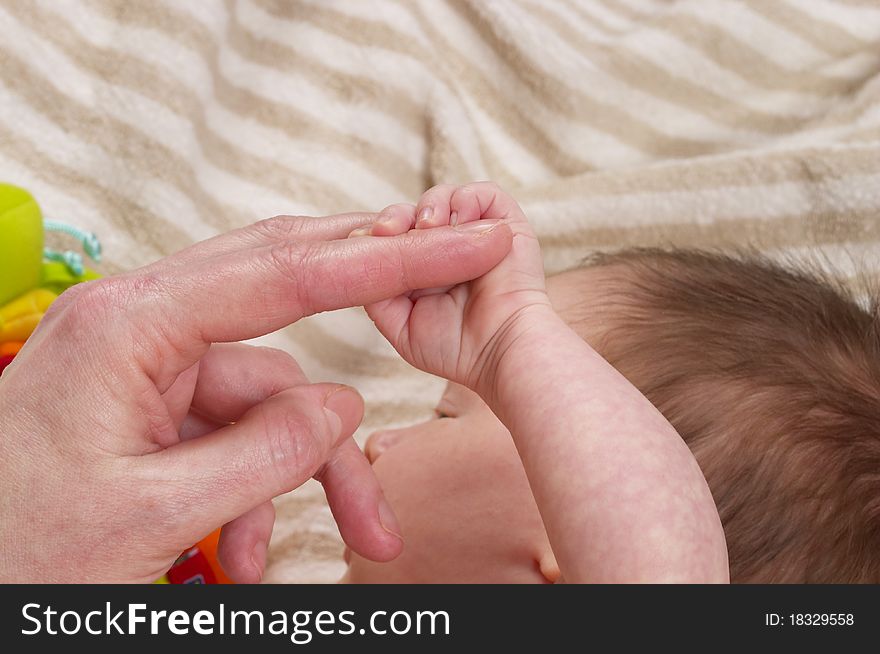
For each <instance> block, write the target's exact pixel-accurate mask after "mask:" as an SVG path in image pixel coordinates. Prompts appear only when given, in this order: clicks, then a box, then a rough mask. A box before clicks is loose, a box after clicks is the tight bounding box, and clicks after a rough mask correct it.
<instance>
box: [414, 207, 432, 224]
mask: <svg viewBox="0 0 880 654" xmlns="http://www.w3.org/2000/svg"><path fill="white" fill-rule="evenodd" d="M433 215H434V207H425V208H424V209H422V210H421V211H419V219H418V220H417V221H416V225H419V224H421V225H424V224H425V223H427V222H428V221H429V220H431V217H432V216H433Z"/></svg>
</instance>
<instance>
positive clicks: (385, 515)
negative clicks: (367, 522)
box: [379, 497, 403, 540]
mask: <svg viewBox="0 0 880 654" xmlns="http://www.w3.org/2000/svg"><path fill="white" fill-rule="evenodd" d="M379 524H381V525H382V529H384V530H385V531H387V532H388V533H389V534H392V535H393V536H397V537H398V538H400V539H401V540H402V539H403V536H401V535H400V523H399V522H398V521H397V516H396V515H394V511H392V510H391V505H390V504H388V500H386V499H385V498H384V497H383V498H381V499H380V500H379Z"/></svg>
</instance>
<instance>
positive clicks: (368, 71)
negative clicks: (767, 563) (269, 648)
mask: <svg viewBox="0 0 880 654" xmlns="http://www.w3.org/2000/svg"><path fill="white" fill-rule="evenodd" d="M878 101H880V3H878V2H877V1H876V0H861V1H859V0H845V1H844V0H841V1H838V2H832V1H831V0H747V1H743V2H737V1H732V0H728V1H724V0H715V1H713V0H681V1H673V0H666V1H664V0H580V1H579V2H574V1H571V2H568V1H564V0H546V1H545V0H469V1H466V0H449V1H444V0H422V1H408V0H381V1H366V0H339V1H325V0H296V1H289V2H285V1H282V0H242V1H240V2H235V1H232V0H230V1H227V2H222V1H220V0H217V1H213V2H211V1H207V0H205V1H201V2H176V1H174V0H161V1H153V0H150V1H147V0H140V1H138V2H122V1H121V0H120V1H112V0H108V1H104V0H87V1H84V2H55V1H54V0H41V1H32V0H3V2H2V3H0V179H2V180H4V181H9V182H12V183H16V184H19V185H21V186H24V187H26V188H28V189H30V190H31V191H32V192H33V193H34V194H35V195H36V196H37V198H38V200H39V202H40V203H41V204H42V206H43V207H44V209H45V213H46V215H47V216H49V217H52V218H55V219H58V220H64V221H67V222H70V223H74V224H77V225H80V226H83V227H87V228H90V229H92V230H94V231H96V232H97V233H98V234H99V235H100V236H101V237H102V239H103V241H104V244H105V250H106V253H107V261H106V263H105V265H104V266H103V270H104V272H109V273H112V272H114V271H119V270H124V269H128V268H132V267H136V266H140V265H142V264H145V263H147V262H150V261H153V260H155V259H157V258H158V257H161V256H164V255H167V254H169V253H171V252H173V251H175V250H178V249H179V248H181V247H183V246H185V245H187V244H189V243H191V242H193V241H196V240H200V239H203V238H206V237H208V236H211V235H213V234H216V233H218V232H220V231H223V230H228V229H230V228H232V227H236V226H240V225H244V224H247V223H249V222H251V221H254V220H257V219H259V218H262V217H266V216H270V215H273V214H278V213H299V214H310V215H321V214H327V213H334V212H339V211H345V210H351V209H369V210H378V209H380V208H382V207H383V206H385V205H387V204H390V203H392V202H396V201H403V200H410V201H412V200H415V199H416V198H417V197H418V195H419V194H420V192H421V191H422V190H423V189H425V188H426V187H428V186H430V185H432V184H434V183H436V182H441V181H465V180H472V179H494V180H497V181H498V182H500V183H501V184H502V185H503V186H505V187H507V188H508V190H510V191H511V192H512V193H513V194H514V195H515V197H517V198H518V199H519V200H520V201H521V203H522V204H523V206H524V208H525V209H526V213H527V214H528V215H529V217H530V218H531V220H532V222H533V223H534V225H535V226H536V228H537V231H538V233H539V235H540V236H541V238H542V242H543V244H544V253H545V256H546V266H547V270H548V271H549V272H553V271H558V270H561V269H563V268H566V267H568V266H571V265H573V264H575V263H576V262H578V260H579V259H581V258H582V257H583V256H584V255H585V254H587V253H588V252H589V251H590V250H592V249H595V248H614V247H617V246H621V245H635V244H639V245H646V244H675V245H699V246H721V245H746V244H750V245H755V246H757V247H759V248H761V249H763V250H766V251H770V252H774V253H785V254H788V253H794V254H798V255H802V256H811V257H813V258H815V256H816V253H818V254H820V255H821V258H822V261H823V262H825V263H826V264H831V265H833V266H834V267H835V268H836V270H837V271H838V272H839V273H840V274H842V275H843V276H845V277H847V278H851V279H853V280H854V279H855V277H856V275H857V274H858V273H859V271H860V270H865V271H867V272H868V273H869V274H872V275H873V274H874V273H875V271H877V270H880V211H878V208H880V102H878ZM265 340H266V341H268V342H270V343H272V344H275V345H278V346H280V347H283V348H285V349H287V350H288V351H290V352H291V353H293V354H294V355H295V356H296V357H297V358H298V359H299V361H300V362H301V363H302V365H303V367H304V369H305V370H306V372H307V373H308V374H309V375H310V376H311V377H312V378H313V379H315V380H338V381H343V382H347V383H350V384H353V385H354V386H356V387H358V388H359V389H360V390H361V391H362V392H363V394H364V396H365V398H366V401H367V406H368V411H367V415H366V419H365V423H364V426H363V429H362V430H361V432H360V435H361V437H363V436H365V435H366V434H368V433H369V432H370V431H371V430H373V429H376V428H378V427H380V426H382V425H386V424H404V423H407V422H410V421H414V420H418V419H420V418H422V417H423V416H426V415H427V414H428V411H429V410H430V408H431V407H432V405H433V403H434V401H435V400H436V398H437V396H438V394H439V392H440V389H441V388H442V382H440V381H439V380H437V379H434V378H431V377H428V376H426V375H423V374H421V373H418V372H416V371H414V370H412V369H411V368H409V367H408V366H407V365H406V364H404V363H402V362H401V361H399V360H398V359H397V358H396V357H395V355H394V353H393V351H391V350H390V348H389V347H388V346H387V345H386V344H385V343H384V341H383V340H382V339H381V338H380V337H379V336H378V335H377V334H376V333H375V332H374V331H373V330H372V327H371V325H370V323H369V320H368V319H367V318H366V316H365V314H364V313H363V311H362V310H359V309H352V310H347V311H343V312H337V313H334V314H328V315H322V316H318V317H315V318H312V319H309V320H306V321H303V322H301V323H298V324H296V325H294V326H292V327H290V328H289V329H287V330H285V331H284V332H282V333H278V334H275V335H272V336H270V337H268V338H267V339H265ZM277 507H278V514H279V521H278V525H277V527H276V530H275V535H274V538H273V541H272V548H271V555H270V565H269V570H268V573H267V575H266V579H267V580H268V581H284V582H299V581H332V580H334V579H335V578H337V577H338V575H339V574H340V572H341V570H342V566H341V563H340V561H339V555H340V551H341V542H340V540H339V536H338V533H337V531H336V529H335V527H334V526H333V523H332V521H331V520H330V517H329V513H328V511H327V510H326V508H325V505H324V501H323V498H322V495H321V492H320V488H319V487H317V486H316V485H310V486H307V487H305V488H303V489H300V490H298V491H296V492H294V493H292V494H290V495H288V496H285V497H283V498H280V499H279V500H278V501H277Z"/></svg>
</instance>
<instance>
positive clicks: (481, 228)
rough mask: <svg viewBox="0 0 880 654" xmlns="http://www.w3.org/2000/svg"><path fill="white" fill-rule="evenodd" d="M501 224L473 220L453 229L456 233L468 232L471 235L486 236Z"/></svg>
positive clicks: (491, 221)
mask: <svg viewBox="0 0 880 654" xmlns="http://www.w3.org/2000/svg"><path fill="white" fill-rule="evenodd" d="M500 224H501V221H500V220H475V221H474V222H471V223H465V224H464V225H456V226H455V227H453V229H454V230H455V231H457V232H469V233H471V234H488V233H489V232H491V231H492V230H493V229H495V228H496V227H498V225H500Z"/></svg>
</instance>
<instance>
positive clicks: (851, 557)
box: [347, 250, 880, 583]
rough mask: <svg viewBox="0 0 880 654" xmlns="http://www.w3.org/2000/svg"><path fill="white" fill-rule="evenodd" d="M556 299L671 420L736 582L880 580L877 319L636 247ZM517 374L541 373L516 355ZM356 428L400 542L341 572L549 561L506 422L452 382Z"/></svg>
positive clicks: (790, 280)
mask: <svg viewBox="0 0 880 654" xmlns="http://www.w3.org/2000/svg"><path fill="white" fill-rule="evenodd" d="M547 287H548V292H549V294H550V298H551V300H552V302H553V305H554V307H555V308H556V310H557V311H558V313H559V314H560V315H561V316H562V317H563V318H564V319H565V320H566V322H568V324H569V325H570V326H571V327H572V328H573V329H575V330H576V331H577V332H578V333H579V334H580V335H581V336H582V337H583V338H584V339H585V340H587V341H588V342H589V343H590V344H591V345H592V346H593V347H594V348H596V350H597V351H599V352H600V353H601V354H602V355H603V356H604V357H605V358H606V359H608V360H609V361H610V362H611V363H612V364H613V365H614V366H615V367H616V368H617V369H618V370H620V371H621V372H622V373H623V374H624V375H625V376H626V377H627V378H628V379H629V380H630V381H631V382H632V383H633V384H634V385H635V386H636V387H637V388H638V389H639V390H640V391H641V392H642V393H644V394H645V395H646V396H647V397H648V399H650V400H651V401H652V402H653V403H654V405H656V406H657V408H658V409H660V411H661V412H662V413H663V415H665V416H666V418H667V419H668V420H669V421H670V422H671V423H672V424H673V425H674V426H675V428H676V429H677V430H678V432H679V433H680V434H681V436H682V437H683V438H684V440H685V441H686V442H687V443H688V445H689V447H690V448H691V450H692V451H693V453H694V455H695V457H696V459H697V461H698V462H699V464H700V467H701V468H702V470H703V472H704V474H705V476H706V479H707V481H708V483H709V487H710V488H711V490H712V494H713V496H714V498H715V501H716V504H717V506H718V511H719V514H720V516H721V520H722V523H723V525H724V531H725V536H726V539H727V546H728V550H729V559H730V576H731V580H732V581H735V582H737V581H738V582H748V581H753V582H804V581H806V582H810V581H812V582H858V581H871V582H878V581H880V316H878V312H877V308H876V306H875V307H873V308H872V309H870V310H866V309H865V308H863V307H862V306H860V305H859V303H858V302H857V301H856V300H855V299H854V298H853V297H852V296H851V295H850V294H849V293H848V292H846V291H845V290H844V289H843V288H841V287H840V286H839V285H836V284H835V283H833V282H831V281H829V280H827V279H825V278H823V277H821V276H816V275H813V274H807V273H803V272H798V271H795V270H792V269H788V268H784V267H780V266H778V265H774V264H772V263H769V262H768V261H766V260H763V259H760V258H758V257H756V256H737V257H729V256H721V255H716V254H708V253H703V252H697V251H660V250H631V251H626V252H622V253H619V254H614V255H600V256H597V257H594V258H593V259H592V260H591V261H590V262H589V263H588V264H587V265H586V266H584V267H581V268H578V269H575V270H571V271H568V272H566V273H562V274H560V275H556V276H554V277H551V278H550V279H548V284H547ZM521 374H523V375H533V374H552V371H532V370H523V371H522V373H521ZM437 413H438V417H437V418H436V419H434V420H430V421H428V422H426V423H422V424H419V425H415V426H412V427H408V428H406V429H399V430H394V431H386V432H379V433H376V434H374V435H373V436H371V438H370V439H369V441H368V443H367V454H368V456H369V457H370V458H371V460H372V461H373V463H374V467H375V470H376V474H377V475H378V477H379V479H380V481H381V483H382V486H383V488H384V490H385V494H386V496H387V497H388V500H389V501H390V502H391V504H392V506H393V507H394V510H395V512H396V514H397V516H398V518H399V519H400V523H401V527H402V531H403V536H404V540H405V542H406V546H405V548H404V552H403V554H402V555H401V556H400V557H399V558H398V559H396V560H395V561H393V562H391V563H385V564H378V563H371V562H369V561H366V560H364V559H362V558H360V557H358V556H356V555H352V556H351V565H350V569H349V573H348V575H347V577H348V578H349V579H350V580H351V581H363V582H371V581H387V582H410V581H412V582H436V581H443V582H451V583H455V582H477V581H484V582H526V583H528V582H541V581H554V580H555V579H556V577H557V576H558V568H557V566H556V563H555V560H554V558H553V554H552V551H551V550H550V545H549V542H548V540H547V536H546V534H545V532H544V528H543V525H542V523H541V519H540V516H539V514H538V509H537V506H536V505H535V501H534V499H533V498H532V495H531V491H530V489H529V485H528V482H527V480H526V477H525V473H524V472H523V470H522V465H521V463H520V460H519V457H518V455H517V453H516V450H515V448H514V445H513V442H512V439H511V437H510V434H509V433H508V431H507V429H506V428H505V427H504V425H503V424H502V423H501V422H500V421H499V420H498V419H497V418H496V417H495V416H494V414H493V413H492V412H491V411H490V410H489V408H488V407H487V406H486V405H485V403H483V401H482V400H481V399H480V398H479V396H477V395H476V394H474V393H472V392H471V391H469V390H467V389H465V388H463V387H461V386H458V385H454V384H450V385H449V387H448V388H447V390H446V392H445V394H444V396H443V399H442V400H441V402H440V404H439V405H438V407H437Z"/></svg>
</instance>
